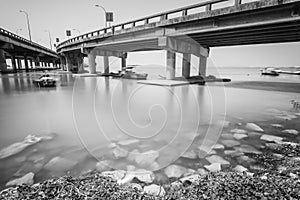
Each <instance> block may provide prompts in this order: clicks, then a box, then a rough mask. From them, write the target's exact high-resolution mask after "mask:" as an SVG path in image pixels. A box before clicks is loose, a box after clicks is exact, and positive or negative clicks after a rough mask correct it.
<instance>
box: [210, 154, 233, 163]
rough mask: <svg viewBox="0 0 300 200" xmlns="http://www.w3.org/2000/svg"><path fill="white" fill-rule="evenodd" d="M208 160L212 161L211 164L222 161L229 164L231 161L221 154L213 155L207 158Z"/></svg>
mask: <svg viewBox="0 0 300 200" xmlns="http://www.w3.org/2000/svg"><path fill="white" fill-rule="evenodd" d="M206 160H207V161H208V162H210V163H211V164H213V163H220V164H221V165H229V164H230V162H228V161H227V160H225V159H224V158H222V157H221V156H218V155H212V156H209V157H207V158H206Z"/></svg>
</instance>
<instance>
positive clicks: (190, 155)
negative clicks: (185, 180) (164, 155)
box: [181, 150, 198, 159]
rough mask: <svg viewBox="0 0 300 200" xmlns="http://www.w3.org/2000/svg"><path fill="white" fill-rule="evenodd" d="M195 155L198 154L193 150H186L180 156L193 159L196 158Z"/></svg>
mask: <svg viewBox="0 0 300 200" xmlns="http://www.w3.org/2000/svg"><path fill="white" fill-rule="evenodd" d="M197 156H198V155H197V153H196V152H195V151H194V150H190V151H186V152H184V153H183V154H182V155H181V157H183V158H189V159H195V158H197Z"/></svg>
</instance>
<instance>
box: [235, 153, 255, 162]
mask: <svg viewBox="0 0 300 200" xmlns="http://www.w3.org/2000/svg"><path fill="white" fill-rule="evenodd" d="M236 160H237V162H238V163H240V164H244V163H251V162H253V161H254V160H253V159H251V158H249V157H248V156H245V155H244V156H239V157H237V159H236Z"/></svg>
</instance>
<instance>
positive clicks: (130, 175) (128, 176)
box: [117, 173, 135, 185]
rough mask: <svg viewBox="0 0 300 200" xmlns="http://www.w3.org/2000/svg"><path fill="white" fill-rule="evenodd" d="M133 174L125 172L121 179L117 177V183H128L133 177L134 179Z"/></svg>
mask: <svg viewBox="0 0 300 200" xmlns="http://www.w3.org/2000/svg"><path fill="white" fill-rule="evenodd" d="M134 177H135V176H134V174H131V173H130V174H129V173H127V174H126V175H125V176H124V177H123V178H122V179H119V180H118V181H117V183H118V184H119V185H123V184H126V183H130V182H131V181H132V180H133V179H134Z"/></svg>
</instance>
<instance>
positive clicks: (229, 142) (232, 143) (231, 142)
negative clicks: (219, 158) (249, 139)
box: [222, 140, 241, 147]
mask: <svg viewBox="0 0 300 200" xmlns="http://www.w3.org/2000/svg"><path fill="white" fill-rule="evenodd" d="M222 143H223V144H224V145H225V146H226V147H234V146H238V145H240V144H241V143H240V142H238V141H236V140H223V141H222Z"/></svg>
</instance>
